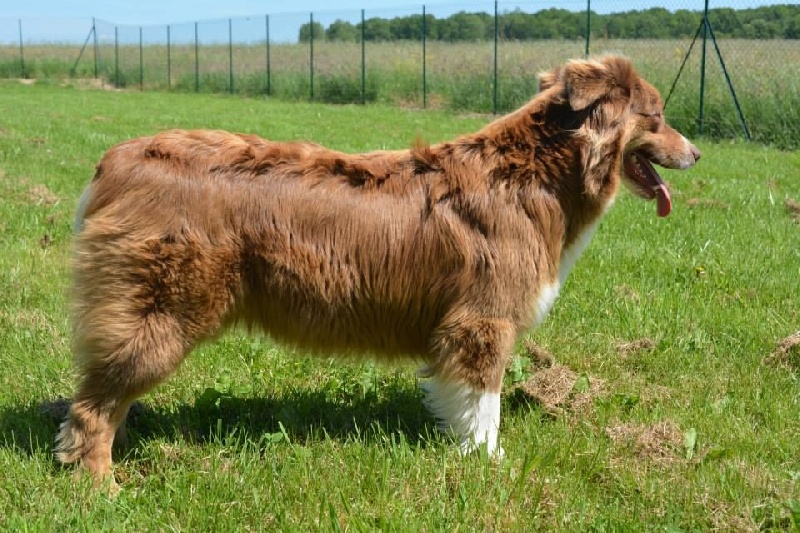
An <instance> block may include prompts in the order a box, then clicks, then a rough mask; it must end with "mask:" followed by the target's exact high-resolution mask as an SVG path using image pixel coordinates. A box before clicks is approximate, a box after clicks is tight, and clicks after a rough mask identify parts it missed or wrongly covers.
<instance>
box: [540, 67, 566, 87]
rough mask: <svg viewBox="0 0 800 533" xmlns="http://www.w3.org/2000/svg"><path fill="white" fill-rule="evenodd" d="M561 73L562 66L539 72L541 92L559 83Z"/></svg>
mask: <svg viewBox="0 0 800 533" xmlns="http://www.w3.org/2000/svg"><path fill="white" fill-rule="evenodd" d="M560 74H561V67H556V68H554V69H553V70H548V71H547V72H540V73H539V92H542V91H546V90H547V89H549V88H550V87H552V86H553V85H555V84H556V83H558V78H559V75H560Z"/></svg>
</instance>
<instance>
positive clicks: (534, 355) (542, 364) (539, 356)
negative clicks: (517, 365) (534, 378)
mask: <svg viewBox="0 0 800 533" xmlns="http://www.w3.org/2000/svg"><path fill="white" fill-rule="evenodd" d="M523 347H524V348H525V354H526V355H527V356H528V358H529V359H530V360H531V367H532V368H534V369H535V368H548V367H551V366H553V364H555V361H556V359H555V357H553V354H551V353H550V352H548V351H547V350H545V349H544V348H542V347H541V346H539V345H538V344H536V343H535V342H533V341H532V340H530V339H526V340H525V342H524V343H523Z"/></svg>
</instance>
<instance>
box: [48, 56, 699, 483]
mask: <svg viewBox="0 0 800 533" xmlns="http://www.w3.org/2000/svg"><path fill="white" fill-rule="evenodd" d="M699 158H700V152H699V150H698V149H697V148H696V147H695V146H694V145H693V144H692V143H690V142H689V141H688V140H687V139H686V138H685V137H683V136H682V135H681V134H679V133H678V132H677V131H675V130H674V129H673V128H672V127H670V126H669V125H668V124H667V123H666V122H665V120H664V115H663V105H662V101H661V98H660V96H659V93H658V91H657V90H656V89H655V88H654V87H653V86H652V85H650V84H649V83H648V82H647V81H645V80H644V79H643V78H641V77H640V76H639V75H638V74H637V73H636V71H635V70H634V68H633V66H632V64H631V62H630V61H629V60H628V59H626V58H624V57H621V56H605V57H601V58H599V59H595V60H580V61H578V60H575V61H571V62H568V63H566V64H564V65H562V66H560V67H558V68H555V69H553V70H551V71H549V72H546V73H543V74H541V75H540V91H539V92H538V94H537V95H536V96H534V98H533V99H532V100H530V101H529V102H528V103H526V104H525V105H524V106H522V107H521V108H520V109H518V110H516V111H514V112H512V113H510V114H508V115H506V116H503V117H500V118H498V119H496V120H494V121H493V122H491V123H490V124H488V125H487V126H485V127H484V128H482V129H481V130H480V131H478V132H476V133H472V134H469V135H464V136H462V137H459V138H457V139H455V140H453V141H451V142H444V143H440V144H435V145H426V144H423V143H421V142H417V143H416V144H415V145H413V147H412V148H410V149H406V150H398V151H376V152H370V153H364V154H345V153H342V152H337V151H334V150H330V149H327V148H325V147H322V146H320V145H317V144H313V143H310V142H273V141H268V140H264V139H262V138H259V137H257V136H255V135H241V134H231V133H227V132H222V131H207V130H197V131H168V132H163V133H159V134H157V135H154V136H150V137H142V138H138V139H134V140H130V141H127V142H124V143H122V144H119V145H117V146H115V147H113V148H111V149H110V150H109V151H108V152H106V154H105V155H104V156H103V157H102V159H101V161H100V162H99V164H98V165H97V169H96V173H95V175H94V178H93V180H92V181H91V183H90V184H89V185H88V187H87V189H86V191H85V193H84V195H83V197H82V199H81V202H80V206H79V210H78V211H79V212H78V216H77V220H76V231H77V235H76V242H75V258H74V280H73V287H74V289H73V293H72V314H73V323H74V324H73V337H74V340H73V351H74V354H75V359H76V366H77V369H78V374H79V375H78V378H79V382H78V385H77V391H76V393H75V396H74V401H73V403H72V405H71V408H70V411H69V414H68V416H67V419H66V421H65V422H64V423H63V424H62V425H61V428H60V432H59V435H58V437H57V443H56V456H57V458H58V459H59V460H60V461H61V462H63V463H73V462H78V463H80V464H81V465H82V466H83V467H84V468H85V469H86V470H88V472H89V473H90V474H91V476H92V477H93V479H94V480H95V482H97V483H99V482H101V481H103V480H109V479H110V480H111V481H110V482H111V483H114V481H113V473H112V461H111V447H112V443H113V441H114V438H115V432H116V431H117V430H122V429H123V422H124V420H125V417H126V413H127V412H128V409H129V407H130V405H131V403H132V402H133V401H134V400H135V399H136V398H137V397H139V396H141V395H142V394H144V393H145V392H147V391H148V390H150V389H151V388H153V387H154V386H155V385H157V384H158V383H159V382H161V381H162V380H164V379H165V378H166V377H167V376H169V375H170V374H171V373H172V372H174V371H175V370H176V368H177V367H178V366H179V365H180V363H181V361H182V360H183V359H184V357H185V356H186V355H187V354H188V353H189V352H190V351H191V350H192V348H193V347H194V346H195V345H197V343H199V342H201V341H204V340H207V339H210V338H213V337H215V336H216V335H218V334H219V333H220V332H222V331H224V330H225V328H226V327H228V326H230V325H232V324H234V323H243V324H245V325H247V326H249V327H250V328H258V329H262V330H263V331H265V332H266V333H267V334H269V335H270V336H271V337H273V338H274V339H275V340H277V341H279V342H282V343H285V344H288V345H292V346H294V347H297V348H300V349H302V350H305V351H308V352H314V353H319V354H324V355H332V354H343V355H350V354H362V353H366V354H371V355H373V356H375V357H377V358H382V359H384V360H396V359H398V358H401V357H410V358H412V359H416V360H418V361H419V362H421V363H422V364H423V365H424V366H423V369H422V371H421V373H422V375H423V376H425V377H426V378H429V379H427V380H426V383H427V387H426V393H427V394H426V400H425V403H426V405H427V406H428V407H429V408H430V410H431V411H432V414H433V415H434V416H435V417H436V418H437V420H438V421H439V422H440V425H441V427H442V428H443V429H447V430H448V431H451V432H452V433H453V434H454V435H455V436H456V437H457V440H458V444H459V446H460V448H461V450H462V451H463V452H464V453H468V452H470V451H472V450H474V449H476V448H479V447H485V449H486V450H487V452H488V453H489V454H492V455H498V456H499V455H501V454H502V448H501V447H500V445H499V437H498V429H499V425H500V390H501V384H502V380H503V374H504V371H505V368H506V364H507V362H508V361H509V357H510V354H511V351H512V348H513V346H514V343H515V342H516V339H517V337H518V336H519V335H520V334H521V333H522V332H524V331H526V330H528V329H529V328H531V327H533V326H535V325H536V324H538V323H539V322H541V321H542V320H543V319H544V317H545V316H546V315H547V313H548V311H549V310H550V308H551V306H552V305H553V303H554V301H555V299H556V297H557V296H558V293H559V289H560V288H561V286H562V285H563V284H564V281H565V279H566V277H567V275H568V274H569V272H570V270H571V269H572V267H573V265H574V264H575V261H576V260H577V259H578V256H579V255H580V254H581V252H582V251H583V249H584V248H585V247H586V245H587V244H588V242H589V240H590V238H591V236H592V234H593V232H594V230H595V228H596V226H597V224H598V221H599V220H600V218H601V217H602V215H603V214H604V213H605V212H606V211H607V210H608V209H609V207H610V206H611V204H612V203H613V201H614V198H615V196H616V194H617V192H618V190H619V186H620V183H624V184H626V185H627V186H629V188H630V189H631V190H632V191H633V192H634V193H636V194H637V195H638V196H641V197H643V198H645V199H651V200H652V199H656V200H657V202H656V203H657V212H658V215H660V216H666V215H668V214H669V212H670V210H671V200H670V196H669V191H668V189H667V187H666V186H665V184H664V182H663V181H662V179H661V178H660V177H659V175H658V173H657V172H656V171H655V169H654V168H653V164H657V165H660V166H662V167H666V168H672V169H686V168H689V167H691V166H692V165H694V164H695V162H696V161H697V160H698V159H699Z"/></svg>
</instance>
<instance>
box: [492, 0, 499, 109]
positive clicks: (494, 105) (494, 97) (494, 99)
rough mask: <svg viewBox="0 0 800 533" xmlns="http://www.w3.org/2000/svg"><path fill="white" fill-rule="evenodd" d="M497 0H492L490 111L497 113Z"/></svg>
mask: <svg viewBox="0 0 800 533" xmlns="http://www.w3.org/2000/svg"><path fill="white" fill-rule="evenodd" d="M497 30H498V20H497V0H494V87H493V88H492V113H494V114H495V115H496V114H497V37H498V35H497Z"/></svg>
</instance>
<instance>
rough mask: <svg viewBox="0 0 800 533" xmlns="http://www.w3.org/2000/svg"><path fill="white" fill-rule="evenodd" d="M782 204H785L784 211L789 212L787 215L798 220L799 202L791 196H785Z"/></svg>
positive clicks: (799, 214)
mask: <svg viewBox="0 0 800 533" xmlns="http://www.w3.org/2000/svg"><path fill="white" fill-rule="evenodd" d="M784 205H785V206H786V211H788V212H789V216H791V217H792V220H794V221H795V222H800V202H798V201H797V200H793V199H792V198H787V199H786V200H784Z"/></svg>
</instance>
